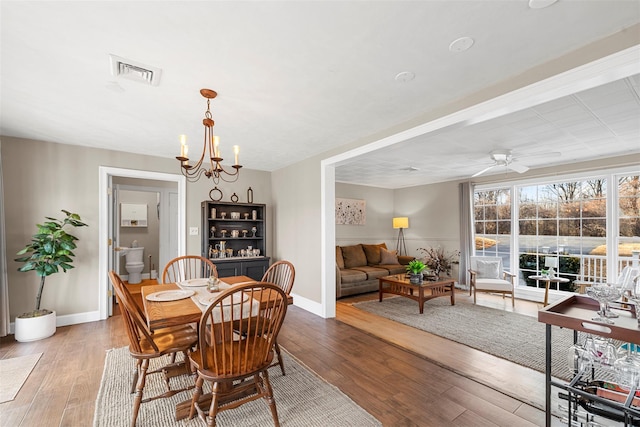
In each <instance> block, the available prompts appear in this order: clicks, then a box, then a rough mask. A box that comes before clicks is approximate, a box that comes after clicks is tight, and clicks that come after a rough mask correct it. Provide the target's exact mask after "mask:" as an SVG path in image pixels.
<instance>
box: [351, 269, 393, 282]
mask: <svg viewBox="0 0 640 427" xmlns="http://www.w3.org/2000/svg"><path fill="white" fill-rule="evenodd" d="M353 269H354V270H358V271H362V272H364V273H367V278H368V279H369V280H372V279H377V278H379V277H384V276H388V275H389V271H388V270H386V269H384V268H378V267H369V266H362V267H354V268H353Z"/></svg>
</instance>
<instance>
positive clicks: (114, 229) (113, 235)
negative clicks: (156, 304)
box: [107, 176, 120, 316]
mask: <svg viewBox="0 0 640 427" xmlns="http://www.w3.org/2000/svg"><path fill="white" fill-rule="evenodd" d="M108 193H109V209H108V215H109V221H108V227H109V229H108V236H109V238H108V242H109V256H108V262H107V274H109V272H110V271H112V270H113V271H116V272H118V271H120V269H119V254H118V251H117V249H116V248H117V247H118V246H119V245H118V240H119V239H118V230H119V228H118V190H117V188H115V187H114V186H113V179H112V177H111V176H109V190H108ZM114 295H115V294H114V292H113V284H112V283H111V281H110V280H109V279H108V277H107V298H108V299H109V300H110V303H109V304H108V305H107V310H108V315H109V316H112V315H113V299H114Z"/></svg>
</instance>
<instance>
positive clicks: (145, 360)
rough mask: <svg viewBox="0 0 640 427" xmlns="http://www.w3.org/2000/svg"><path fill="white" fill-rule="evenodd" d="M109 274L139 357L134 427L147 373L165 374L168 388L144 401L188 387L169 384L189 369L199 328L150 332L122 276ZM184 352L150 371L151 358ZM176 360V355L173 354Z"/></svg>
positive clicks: (131, 346) (132, 350) (131, 347)
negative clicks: (180, 357) (189, 359)
mask: <svg viewBox="0 0 640 427" xmlns="http://www.w3.org/2000/svg"><path fill="white" fill-rule="evenodd" d="M109 278H110V279H111V283H112V284H113V289H114V290H115V292H116V297H117V298H118V302H119V303H120V306H121V310H120V311H121V312H122V316H121V317H122V320H123V322H124V324H125V329H126V331H127V336H128V337H129V353H130V354H131V356H132V357H133V358H134V359H135V360H136V370H135V372H134V378H133V383H134V384H133V385H132V391H131V392H132V393H134V392H135V397H134V400H133V416H132V418H131V427H135V425H136V420H137V419H138V412H139V410H140V405H141V403H142V402H143V399H142V397H143V393H144V386H145V383H146V377H147V375H148V374H155V373H160V374H162V375H164V377H165V385H166V391H165V392H164V393H163V394H160V395H157V396H152V397H147V398H146V399H145V400H144V401H145V402H146V401H150V400H155V399H160V398H165V397H170V396H173V395H174V394H176V393H180V392H182V391H185V390H188V389H189V388H192V387H188V388H182V389H177V390H172V389H171V388H170V387H169V378H170V377H171V376H175V375H183V374H189V373H190V371H191V370H190V365H189V364H188V363H186V362H188V355H189V353H190V350H191V348H192V347H194V346H195V344H196V343H197V341H198V335H197V333H196V331H195V330H194V329H193V328H192V327H189V326H182V327H177V328H165V329H159V330H157V331H154V332H151V331H150V330H149V328H148V326H147V322H146V317H145V316H144V312H142V310H141V309H140V307H138V305H137V304H136V303H135V301H134V300H133V298H132V296H131V294H130V293H129V291H128V290H127V288H126V287H125V285H124V283H123V282H122V279H120V276H118V274H117V273H116V272H115V271H111V272H109ZM178 352H182V353H183V354H184V355H185V362H181V363H171V364H169V365H164V366H162V367H161V368H159V369H156V370H152V371H149V361H150V360H151V359H154V358H158V357H161V356H164V355H168V354H170V355H174V354H175V353H178ZM172 361H173V358H172Z"/></svg>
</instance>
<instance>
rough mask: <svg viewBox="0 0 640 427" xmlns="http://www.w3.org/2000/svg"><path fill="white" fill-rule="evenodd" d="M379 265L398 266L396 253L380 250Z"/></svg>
mask: <svg viewBox="0 0 640 427" xmlns="http://www.w3.org/2000/svg"><path fill="white" fill-rule="evenodd" d="M380 264H400V262H399V261H398V251H388V250H386V249H385V248H380Z"/></svg>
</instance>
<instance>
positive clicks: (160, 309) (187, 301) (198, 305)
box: [140, 276, 293, 421]
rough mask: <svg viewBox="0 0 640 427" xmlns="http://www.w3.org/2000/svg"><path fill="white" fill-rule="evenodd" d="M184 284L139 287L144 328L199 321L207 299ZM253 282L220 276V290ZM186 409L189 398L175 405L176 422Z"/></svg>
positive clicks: (201, 289) (290, 301)
mask: <svg viewBox="0 0 640 427" xmlns="http://www.w3.org/2000/svg"><path fill="white" fill-rule="evenodd" d="M194 280H195V279H194ZM201 280H203V279H201ZM204 280H206V279H204ZM185 282H187V281H185ZM185 282H182V284H181V283H167V284H163V285H150V286H143V287H142V288H141V289H140V292H141V294H142V301H143V306H144V311H145V314H146V316H147V326H148V327H149V329H150V330H151V331H155V330H157V329H162V328H167V327H171V326H180V325H185V324H190V323H199V322H200V318H201V317H202V313H203V312H204V311H205V310H206V308H207V305H206V303H203V302H206V301H203V298H206V297H207V293H208V292H207V290H206V287H205V286H198V287H195V286H194V287H189V286H185V285H184V283H185ZM254 282H256V281H255V280H254V279H252V278H251V277H248V276H230V277H221V278H220V289H221V290H224V289H228V288H229V287H233V286H238V285H243V284H247V283H254ZM189 290H193V292H194V293H193V295H191V296H188V297H183V298H180V299H173V298H167V300H163V298H154V296H157V295H162V293H171V292H176V291H189ZM159 293H160V294H159ZM263 303H265V304H267V303H268V301H263ZM287 304H288V305H290V304H293V297H292V296H291V295H287ZM210 401H211V394H210V393H207V394H204V395H202V396H201V398H200V402H201V404H203V405H207V404H208V403H207V402H210ZM190 407H191V400H190V399H189V400H186V401H183V402H180V403H178V404H177V405H176V413H175V417H176V421H179V420H181V419H184V418H186V417H187V416H188V415H189V410H190Z"/></svg>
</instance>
